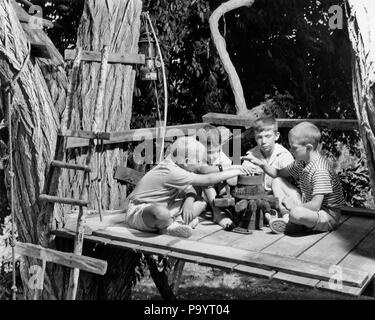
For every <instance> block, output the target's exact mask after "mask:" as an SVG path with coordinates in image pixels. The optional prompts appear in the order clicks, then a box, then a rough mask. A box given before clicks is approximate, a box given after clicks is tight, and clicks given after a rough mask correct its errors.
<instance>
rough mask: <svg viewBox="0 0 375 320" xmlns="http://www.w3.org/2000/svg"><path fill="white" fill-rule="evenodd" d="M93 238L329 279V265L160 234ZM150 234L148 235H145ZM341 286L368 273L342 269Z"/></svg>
mask: <svg viewBox="0 0 375 320" xmlns="http://www.w3.org/2000/svg"><path fill="white" fill-rule="evenodd" d="M93 235H94V236H99V237H105V238H109V239H112V240H119V241H125V242H132V243H136V244H139V245H146V246H153V247H158V248H160V249H169V250H171V251H177V252H181V253H186V254H190V255H196V256H200V257H204V258H210V259H216V260H220V261H227V262H233V263H238V264H244V265H248V266H251V267H255V268H262V269H272V270H276V271H283V272H285V273H289V274H293V275H298V276H304V277H308V278H313V279H318V280H326V281H329V280H330V279H331V277H332V274H331V273H330V268H331V266H332V265H330V264H325V263H321V262H319V261H306V260H302V259H297V258H290V257H283V256H279V255H273V254H267V253H263V252H254V251H249V250H243V249H238V248H234V247H231V248H230V250H228V247H227V246H220V245H214V244H207V243H202V242H196V241H191V240H187V239H186V240H185V239H178V241H177V240H176V238H174V237H171V236H167V235H159V236H152V237H150V236H149V237H148V238H147V237H139V236H136V235H135V234H133V233H131V232H130V231H129V230H128V229H127V228H125V227H124V228H119V227H116V228H107V229H105V230H104V229H102V230H98V231H95V232H94V233H93ZM148 235H150V234H148ZM342 274H343V279H342V282H343V284H347V285H350V286H355V287H361V286H362V285H363V284H364V283H366V281H367V279H368V277H369V273H367V272H363V271H356V270H353V269H348V268H343V270H342Z"/></svg>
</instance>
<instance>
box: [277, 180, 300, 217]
mask: <svg viewBox="0 0 375 320" xmlns="http://www.w3.org/2000/svg"><path fill="white" fill-rule="evenodd" d="M272 191H273V194H274V196H275V197H276V198H277V199H278V200H279V210H280V213H281V214H282V215H284V214H287V213H289V211H290V210H289V208H287V207H286V206H285V204H286V203H294V206H296V205H299V204H301V203H302V199H301V194H300V193H299V191H298V189H297V188H296V187H295V186H293V185H292V184H291V183H290V182H288V181H287V180H285V179H283V178H275V179H273V181H272ZM294 206H293V207H294Z"/></svg>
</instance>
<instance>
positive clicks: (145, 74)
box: [138, 21, 158, 81]
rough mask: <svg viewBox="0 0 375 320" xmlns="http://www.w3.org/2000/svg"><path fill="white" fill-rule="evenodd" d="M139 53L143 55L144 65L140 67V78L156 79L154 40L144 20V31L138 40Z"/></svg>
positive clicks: (145, 79) (146, 79)
mask: <svg viewBox="0 0 375 320" xmlns="http://www.w3.org/2000/svg"><path fill="white" fill-rule="evenodd" d="M138 46H139V51H140V53H142V54H144V55H145V65H144V66H142V67H141V68H140V71H141V80H144V81H152V80H157V79H158V73H157V71H156V66H155V58H156V48H155V40H154V39H153V38H152V36H151V34H150V32H149V31H148V26H147V21H146V31H145V32H144V33H142V35H141V37H140V40H139V42H138Z"/></svg>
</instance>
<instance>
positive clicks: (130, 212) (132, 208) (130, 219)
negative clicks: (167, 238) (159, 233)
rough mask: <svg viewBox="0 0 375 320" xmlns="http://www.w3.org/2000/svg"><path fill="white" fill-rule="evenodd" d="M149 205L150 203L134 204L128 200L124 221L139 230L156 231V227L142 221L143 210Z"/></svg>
mask: <svg viewBox="0 0 375 320" xmlns="http://www.w3.org/2000/svg"><path fill="white" fill-rule="evenodd" d="M148 206H151V204H150V203H140V204H134V203H133V202H129V204H128V208H127V210H126V216H125V223H126V224H127V225H128V226H129V227H130V228H133V229H137V230H141V231H156V230H157V229H156V228H150V227H147V226H146V224H145V223H144V221H143V217H142V214H143V210H144V209H145V208H147V207H148Z"/></svg>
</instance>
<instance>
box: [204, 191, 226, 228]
mask: <svg viewBox="0 0 375 320" xmlns="http://www.w3.org/2000/svg"><path fill="white" fill-rule="evenodd" d="M203 192H204V194H205V196H206V198H207V202H208V204H209V205H210V206H211V208H212V214H213V222H214V223H217V224H218V225H220V226H221V227H223V228H224V229H225V228H228V227H230V225H231V224H232V223H233V221H232V220H231V219H230V218H228V217H227V216H226V215H225V213H223V212H222V211H221V210H220V208H218V207H215V205H214V199H215V198H216V195H217V194H216V190H215V189H214V188H213V187H211V188H205V189H204V191H203Z"/></svg>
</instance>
